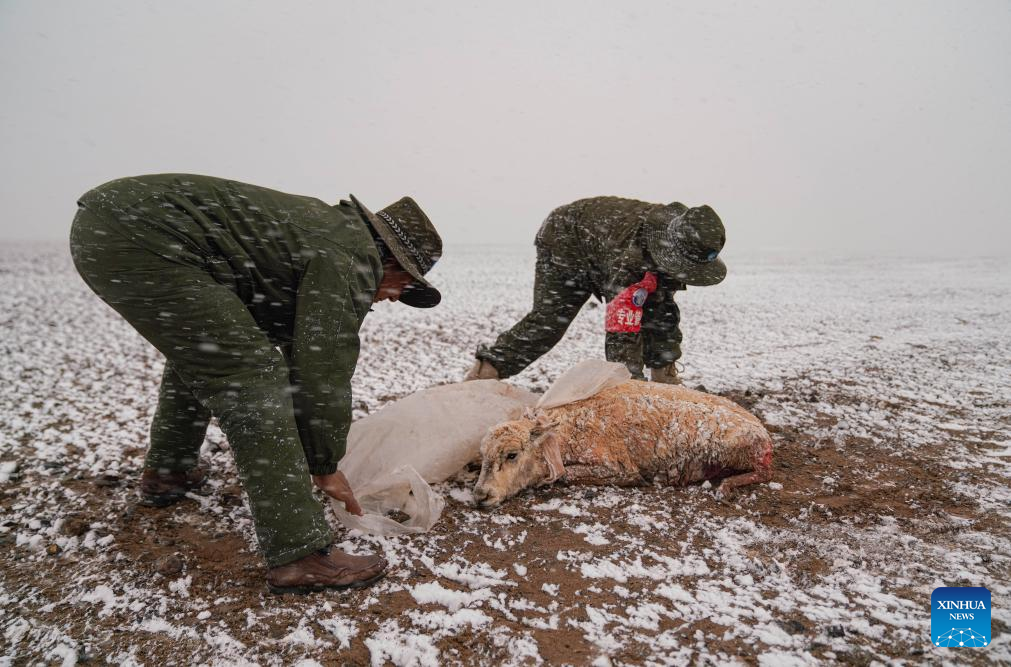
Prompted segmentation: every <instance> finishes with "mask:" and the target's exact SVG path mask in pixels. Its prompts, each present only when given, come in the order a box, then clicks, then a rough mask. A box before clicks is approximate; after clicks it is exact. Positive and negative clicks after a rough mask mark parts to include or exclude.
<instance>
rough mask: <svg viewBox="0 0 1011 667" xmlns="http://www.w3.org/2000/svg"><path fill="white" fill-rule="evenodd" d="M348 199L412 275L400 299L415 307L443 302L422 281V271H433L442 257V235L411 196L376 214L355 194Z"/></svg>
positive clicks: (426, 283)
mask: <svg viewBox="0 0 1011 667" xmlns="http://www.w3.org/2000/svg"><path fill="white" fill-rule="evenodd" d="M351 201H353V202H354V204H355V206H357V207H358V209H359V210H360V211H361V213H362V215H364V216H365V218H366V219H367V220H368V221H369V223H370V224H371V225H372V228H373V229H375V230H376V233H377V234H379V237H380V238H381V239H382V240H383V243H385V244H386V247H387V248H389V249H390V252H391V253H393V256H394V257H395V258H396V260H397V262H398V263H399V264H400V266H401V267H403V269H404V271H407V272H408V273H409V274H411V277H412V278H414V282H413V283H411V284H410V285H408V286H407V288H406V289H405V290H404V292H403V293H402V294H401V295H400V302H401V303H405V304H407V305H408V306H414V307H415V308H431V307H432V306H437V305H438V304H439V302H440V301H442V294H441V293H440V292H439V290H437V289H436V288H435V287H434V286H433V285H432V283H430V282H428V281H427V280H425V274H426V273H428V272H429V271H431V270H432V267H433V266H435V263H436V262H437V261H439V258H440V257H441V256H442V238H441V237H440V236H439V232H437V231H435V226H434V225H433V224H432V221H431V220H429V219H428V216H427V215H425V212H424V211H422V210H421V207H420V206H418V203H417V202H415V201H414V200H413V199H411V198H410V197H404V198H403V199H401V200H400V201H397V202H395V203H393V204H390V205H389V206H387V207H386V208H384V209H381V210H380V211H379V212H378V213H373V212H372V211H370V210H369V209H367V208H365V205H364V204H362V203H361V202H360V201H358V199H357V198H356V197H355V196H354V195H351Z"/></svg>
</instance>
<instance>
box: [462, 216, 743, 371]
mask: <svg viewBox="0 0 1011 667" xmlns="http://www.w3.org/2000/svg"><path fill="white" fill-rule="evenodd" d="M725 242H726V234H725V232H724V229H723V223H722V222H721V221H720V218H719V216H717V215H716V212H715V211H713V209H712V208H710V207H709V206H699V207H695V208H688V207H687V206H685V205H683V204H679V203H676V202H675V203H672V204H666V205H663V204H649V203H646V202H641V201H636V200H634V199H621V198H618V197H594V198H592V199H581V200H579V201H576V202H573V203H571V204H567V205H565V206H561V207H559V208H557V209H555V210H554V211H552V212H551V214H550V215H548V218H547V220H545V221H544V224H543V225H542V226H541V229H540V231H539V232H538V233H537V239H536V241H535V245H536V247H537V268H536V275H535V277H534V303H533V309H532V310H531V311H530V313H528V314H527V316H526V317H524V318H523V319H522V320H520V321H519V322H518V323H517V324H516V325H515V326H514V327H513V328H512V329H510V330H509V331H506V332H505V333H503V334H502V335H500V336H499V337H498V340H496V341H495V344H494V345H492V346H491V347H484V346H482V347H480V348H478V351H477V355H476V356H477V361H476V362H475V363H474V366H473V368H471V369H470V371H469V372H468V374H467V376H466V378H465V379H467V380H474V379H487V378H507V377H510V376H512V375H515V374H516V373H519V372H520V371H522V370H523V369H524V368H526V367H527V366H529V365H530V364H531V363H533V362H534V361H535V360H536V359H538V358H539V357H540V356H541V355H543V354H544V353H545V352H547V351H548V350H550V349H551V348H552V347H554V345H555V344H556V343H558V341H559V340H561V338H562V336H563V335H564V334H565V330H566V329H567V328H568V326H569V323H570V322H572V320H573V318H575V316H576V314H577V313H578V312H579V309H580V308H581V307H582V306H583V304H584V303H585V302H586V300H587V299H588V298H589V297H590V296H595V297H597V298H598V299H604V300H607V301H608V307H607V317H606V323H605V329H606V333H605V344H604V349H605V355H606V357H607V360H608V361H617V362H621V363H624V364H625V365H626V366H627V367H628V369H629V371H630V372H631V373H632V375H633V377H636V378H639V379H645V375H644V373H643V366H644V365H645V366H646V367H648V368H649V369H650V375H651V378H650V379H652V380H653V381H656V382H667V383H678V382H680V380H679V379H678V376H677V371H676V369H675V365H674V362H675V361H676V360H677V359H679V358H680V357H681V329H680V328H679V323H680V313H679V311H678V307H677V304H676V303H675V302H674V294H675V292H677V291H678V290H683V289H686V286H687V285H698V286H703V285H715V284H717V283H719V282H720V281H722V280H723V278H724V277H725V276H726V273H727V267H726V265H725V264H724V263H723V261H722V260H720V259H719V258H718V255H719V253H720V251H721V250H722V249H723V245H724V243H725Z"/></svg>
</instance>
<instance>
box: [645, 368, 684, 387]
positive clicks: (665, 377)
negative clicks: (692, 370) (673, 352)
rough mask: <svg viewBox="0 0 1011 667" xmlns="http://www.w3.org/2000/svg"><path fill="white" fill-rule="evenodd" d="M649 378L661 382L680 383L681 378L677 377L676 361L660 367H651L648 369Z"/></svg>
mask: <svg viewBox="0 0 1011 667" xmlns="http://www.w3.org/2000/svg"><path fill="white" fill-rule="evenodd" d="M649 379H650V380H652V381H653V382H661V383H663V384H681V378H679V377H678V369H677V363H672V364H669V365H667V366H663V367H661V368H651V369H650V370H649Z"/></svg>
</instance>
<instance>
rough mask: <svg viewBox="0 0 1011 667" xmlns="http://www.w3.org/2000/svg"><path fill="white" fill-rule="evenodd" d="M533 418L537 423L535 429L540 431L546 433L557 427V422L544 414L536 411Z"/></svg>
mask: <svg viewBox="0 0 1011 667" xmlns="http://www.w3.org/2000/svg"><path fill="white" fill-rule="evenodd" d="M534 418H535V419H536V421H537V429H538V430H540V431H547V430H549V429H553V428H554V427H556V426H558V424H559V420H558V419H555V418H552V417H550V416H548V414H547V413H546V412H543V411H538V412H537V413H536V414H535V415H534Z"/></svg>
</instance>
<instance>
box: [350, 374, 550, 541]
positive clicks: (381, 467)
mask: <svg viewBox="0 0 1011 667" xmlns="http://www.w3.org/2000/svg"><path fill="white" fill-rule="evenodd" d="M536 402H537V395H536V394H533V393H531V392H529V391H526V390H524V389H520V388H518V387H513V386H512V385H508V384H506V383H504V382H500V381H498V380H474V381H472V382H461V383H457V384H448V385H443V386H439V387H432V388H431V389H424V390H422V391H419V392H416V393H414V394H411V395H410V396H406V397H404V398H402V399H400V400H399V401H395V402H394V403H391V404H389V405H387V406H386V407H384V408H383V409H382V410H380V411H379V412H377V413H376V414H374V415H369V416H368V417H364V418H362V419H359V420H358V421H356V422H355V423H354V424H352V425H351V431H350V432H349V433H348V446H347V454H345V456H344V458H343V459H342V460H341V462H340V466H339V469H340V470H341V471H342V472H343V473H344V475H345V476H346V477H347V478H348V482H350V484H351V489H352V490H353V491H354V493H355V497H356V498H357V499H358V502H359V503H361V505H362V510H363V511H364V512H365V515H364V516H361V517H358V516H355V515H353V514H350V513H348V512H347V511H345V510H344V505H343V503H340V502H337V501H334V502H333V503H332V505H333V508H334V511H335V512H336V514H337V517H338V519H340V521H341V523H343V524H344V525H345V526H347V527H348V528H356V529H358V530H361V531H364V532H367V533H373V534H377V535H402V534H405V533H421V532H425V531H427V530H429V529H431V527H432V526H433V525H434V524H435V522H436V521H437V520H438V519H439V516H440V515H441V514H442V508H443V507H444V506H445V501H444V500H443V499H442V496H440V495H439V494H438V493H436V492H435V491H433V490H432V488H431V487H430V486H429V483H436V482H442V481H445V480H446V479H448V478H450V477H452V476H453V475H455V474H456V473H457V472H459V471H460V470H462V469H463V468H464V467H465V466H466V465H467V464H468V463H469V462H471V461H475V460H478V459H480V447H481V439H482V438H483V437H484V435H485V433H487V432H488V429H489V428H491V427H492V426H494V425H495V424H498V423H501V422H503V421H507V420H509V419H515V418H517V417H519V416H520V414H522V412H523V410H524V409H525V408H528V407H532V406H533V405H534V404H535V403H536ZM391 511H400V512H403V513H405V514H407V515H408V517H409V518H408V520H407V521H405V522H403V523H400V522H397V521H394V520H393V519H390V518H389V517H387V516H386V514H387V513H388V512H391Z"/></svg>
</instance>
